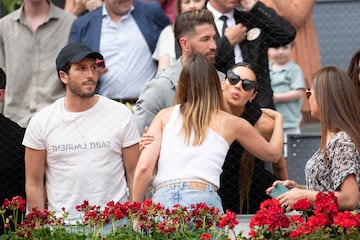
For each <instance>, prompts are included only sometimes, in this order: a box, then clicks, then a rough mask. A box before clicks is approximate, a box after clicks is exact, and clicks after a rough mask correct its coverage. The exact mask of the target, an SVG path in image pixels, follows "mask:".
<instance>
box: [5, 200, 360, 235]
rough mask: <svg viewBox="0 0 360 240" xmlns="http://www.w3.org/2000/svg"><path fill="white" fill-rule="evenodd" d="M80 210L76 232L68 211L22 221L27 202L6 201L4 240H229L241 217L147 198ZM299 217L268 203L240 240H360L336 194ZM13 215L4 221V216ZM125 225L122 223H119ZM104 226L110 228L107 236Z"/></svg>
mask: <svg viewBox="0 0 360 240" xmlns="http://www.w3.org/2000/svg"><path fill="white" fill-rule="evenodd" d="M76 209H77V210H78V211H80V212H82V213H83V216H84V217H83V221H82V222H80V223H78V225H76V226H73V227H71V228H69V227H66V226H64V222H65V221H66V215H67V213H66V211H65V209H63V211H64V212H63V216H62V217H56V216H55V212H50V211H49V210H47V209H45V210H43V211H40V210H37V209H34V210H33V211H32V212H30V213H28V214H27V215H26V217H25V218H24V219H23V221H21V222H20V223H18V219H19V218H23V217H24V216H23V212H24V211H25V201H24V200H23V199H22V198H20V197H14V198H13V199H12V200H11V201H9V200H5V201H4V204H3V205H2V208H1V210H0V215H1V216H2V218H3V221H4V222H5V226H4V227H5V234H4V235H2V236H1V237H0V239H136V240H141V239H181V240H187V239H201V240H206V239H214V240H215V239H219V240H220V239H230V238H235V232H234V227H235V226H236V225H237V224H238V221H237V220H236V215H235V214H234V213H232V212H230V211H227V212H226V214H223V215H219V212H218V209H216V208H211V207H208V206H207V205H206V204H202V203H199V204H196V205H193V206H192V207H191V208H190V209H186V208H185V207H183V206H180V205H176V206H174V208H173V209H172V210H169V209H166V208H164V207H162V206H161V205H160V204H157V203H153V202H152V201H151V200H149V199H147V200H145V201H144V202H143V203H135V202H126V203H124V204H120V203H114V202H109V203H108V204H107V205H106V206H105V207H104V208H103V210H100V209H101V208H100V206H92V205H90V204H89V203H88V202H87V201H84V202H83V203H82V204H81V205H78V206H77V207H76ZM294 209H295V210H297V212H296V213H298V214H290V215H288V214H285V213H284V212H283V209H282V208H281V206H280V204H279V201H278V200H275V199H272V200H266V201H264V202H263V203H262V204H261V206H260V210H259V211H258V212H257V213H256V214H255V215H254V216H253V217H252V219H251V220H250V232H249V233H248V235H247V237H245V236H243V233H242V232H240V233H239V234H238V235H237V236H236V239H238V240H245V239H254V240H255V239H360V231H359V228H360V214H358V213H357V212H349V211H344V212H339V211H338V210H337V209H338V207H337V199H336V197H335V196H334V194H333V193H329V194H324V193H319V194H318V195H317V197H316V201H315V206H314V209H313V208H312V207H311V204H310V203H309V202H308V201H307V200H300V201H298V202H297V203H296V204H295V205H294ZM9 212H10V213H12V214H11V216H9V217H7V218H5V213H9ZM121 220H122V221H123V223H122V225H120V226H117V225H116V224H115V223H117V222H118V221H121ZM104 226H110V230H109V232H108V233H106V234H105V233H104V231H103V229H104Z"/></svg>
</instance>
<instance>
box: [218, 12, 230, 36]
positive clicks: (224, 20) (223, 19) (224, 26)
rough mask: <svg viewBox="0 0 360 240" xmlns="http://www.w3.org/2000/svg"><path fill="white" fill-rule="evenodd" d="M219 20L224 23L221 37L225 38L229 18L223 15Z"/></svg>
mask: <svg viewBox="0 0 360 240" xmlns="http://www.w3.org/2000/svg"><path fill="white" fill-rule="evenodd" d="M219 19H220V20H221V21H223V22H224V24H223V27H222V30H221V36H224V33H225V28H226V27H227V24H226V20H227V19H228V17H227V16H225V15H222V16H221V17H220V18H219Z"/></svg>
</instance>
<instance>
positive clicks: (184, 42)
mask: <svg viewBox="0 0 360 240" xmlns="http://www.w3.org/2000/svg"><path fill="white" fill-rule="evenodd" d="M179 44H180V47H181V50H182V52H187V51H189V49H188V48H189V47H188V45H189V44H188V41H187V39H186V38H183V37H182V38H180V39H179Z"/></svg>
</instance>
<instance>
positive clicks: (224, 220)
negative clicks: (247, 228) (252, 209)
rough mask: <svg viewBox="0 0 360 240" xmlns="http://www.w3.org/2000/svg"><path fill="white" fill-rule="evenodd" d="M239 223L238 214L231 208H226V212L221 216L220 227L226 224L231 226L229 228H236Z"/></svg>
mask: <svg viewBox="0 0 360 240" xmlns="http://www.w3.org/2000/svg"><path fill="white" fill-rule="evenodd" d="M238 223H239V222H238V221H237V220H236V214H235V213H234V212H231V211H230V210H226V214H225V215H223V216H222V217H221V218H220V221H219V223H218V227H219V228H224V227H225V226H229V229H234V227H235V226H236V225H237V224H238Z"/></svg>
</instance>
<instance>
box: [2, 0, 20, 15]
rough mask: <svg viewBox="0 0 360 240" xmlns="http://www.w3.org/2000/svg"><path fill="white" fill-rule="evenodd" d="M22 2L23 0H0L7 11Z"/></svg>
mask: <svg viewBox="0 0 360 240" xmlns="http://www.w3.org/2000/svg"><path fill="white" fill-rule="evenodd" d="M22 2H23V0H1V3H2V5H3V6H4V8H5V10H6V12H8V13H10V12H12V11H14V10H16V9H18V8H19V7H20V6H21V4H22Z"/></svg>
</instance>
